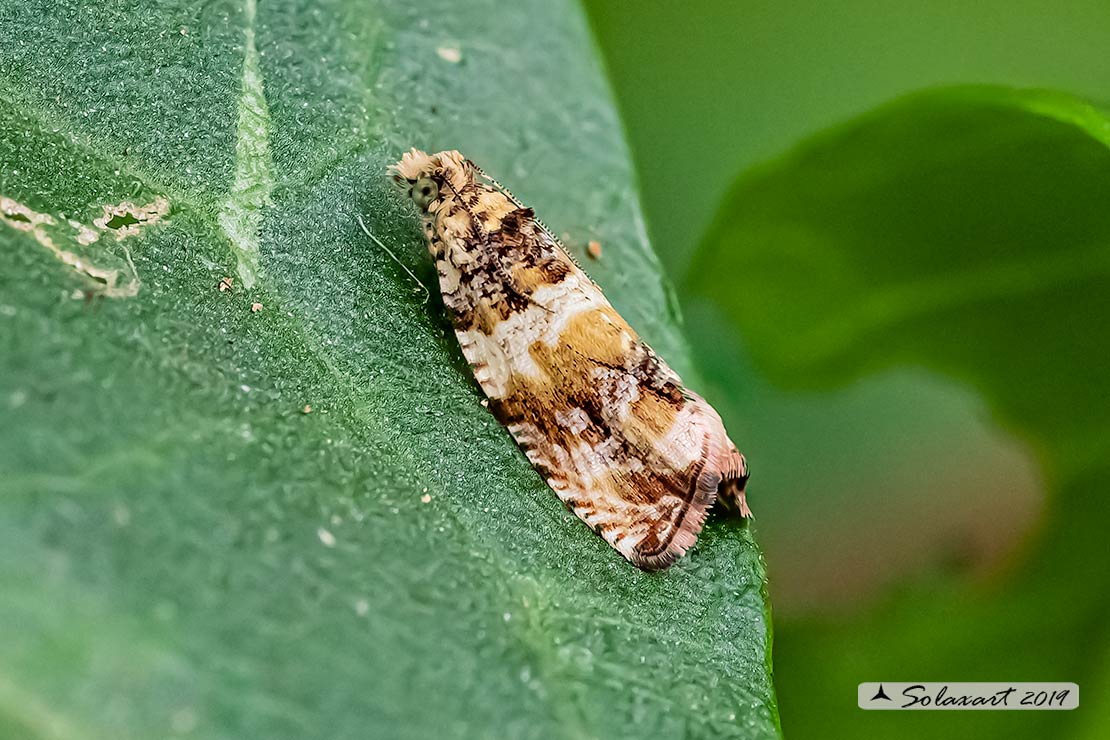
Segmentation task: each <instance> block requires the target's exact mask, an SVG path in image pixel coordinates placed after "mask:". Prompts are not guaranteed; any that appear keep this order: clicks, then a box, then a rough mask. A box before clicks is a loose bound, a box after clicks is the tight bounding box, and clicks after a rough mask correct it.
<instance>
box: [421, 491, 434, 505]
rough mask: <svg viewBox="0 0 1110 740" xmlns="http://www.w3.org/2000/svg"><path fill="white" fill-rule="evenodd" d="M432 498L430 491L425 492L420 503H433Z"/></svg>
mask: <svg viewBox="0 0 1110 740" xmlns="http://www.w3.org/2000/svg"><path fill="white" fill-rule="evenodd" d="M431 500H432V494H430V493H425V494H424V495H423V496H421V497H420V503H422V504H427V503H431Z"/></svg>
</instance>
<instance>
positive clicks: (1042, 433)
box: [688, 88, 1110, 738]
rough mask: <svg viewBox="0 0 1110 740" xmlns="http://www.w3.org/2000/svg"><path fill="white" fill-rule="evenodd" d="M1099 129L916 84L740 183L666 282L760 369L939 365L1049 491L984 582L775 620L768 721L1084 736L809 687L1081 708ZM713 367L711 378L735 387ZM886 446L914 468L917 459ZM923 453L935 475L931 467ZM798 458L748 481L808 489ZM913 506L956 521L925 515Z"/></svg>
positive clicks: (994, 94) (1039, 724)
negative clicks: (796, 470)
mask: <svg viewBox="0 0 1110 740" xmlns="http://www.w3.org/2000/svg"><path fill="white" fill-rule="evenodd" d="M1108 144H1110V121H1108V119H1107V118H1106V116H1105V115H1104V114H1103V113H1102V112H1101V111H1100V110H1098V109H1096V108H1094V107H1092V106H1090V105H1088V104H1086V103H1083V102H1082V101H1079V100H1076V99H1074V98H1070V97H1068V96H1064V95H1058V94H1052V93H1041V92H1028V91H1013V90H1008V89H999V88H959V89H953V90H944V91H936V92H929V93H924V94H920V95H917V96H913V97H911V98H907V99H905V100H902V101H899V102H896V103H894V104H892V105H889V106H887V107H885V108H882V109H880V110H878V111H877V112H875V113H873V114H871V115H869V116H866V117H864V118H862V119H860V120H857V121H853V122H851V123H849V124H847V125H845V126H842V127H840V128H838V129H836V130H833V131H830V132H829V133H827V134H825V135H823V136H821V137H819V138H817V139H815V140H813V141H810V142H808V143H807V144H805V145H804V146H802V147H801V148H800V149H798V150H797V151H796V152H794V153H793V154H791V155H790V156H788V157H786V158H784V159H782V160H780V161H777V162H773V163H771V164H769V165H767V166H765V167H764V168H763V169H761V170H760V171H757V172H755V173H753V174H751V175H750V176H748V177H746V178H744V179H742V180H741V181H740V182H739V183H738V184H737V186H736V188H735V189H734V191H733V193H732V194H731V196H730V197H729V200H728V202H727V204H726V205H725V207H724V208H723V209H722V211H721V212H720V214H719V217H718V220H717V224H716V226H715V228H714V230H713V231H712V233H711V235H710V237H709V238H708V239H707V240H706V242H705V243H704V244H703V246H702V248H701V250H700V252H699V255H698V262H697V264H696V266H695V269H693V270H692V271H691V273H690V278H689V282H688V287H689V288H690V290H691V291H692V292H694V293H696V294H698V295H700V296H701V298H702V299H703V300H704V301H706V302H707V303H708V305H709V306H711V308H712V310H713V311H715V312H716V315H717V316H718V317H719V318H720V319H721V320H722V321H724V322H727V323H728V325H731V326H732V327H733V329H734V330H736V331H738V332H739V334H740V335H742V337H743V339H744V343H745V346H746V349H747V351H748V352H749V353H750V356H751V357H752V358H753V360H754V362H755V363H756V364H757V365H758V366H759V367H760V368H761V370H762V371H763V372H765V373H766V375H767V376H768V377H769V378H771V380H772V381H774V382H776V383H778V384H780V385H781V386H785V387H789V388H793V389H800V388H806V389H829V388H833V387H839V386H842V385H845V384H846V383H847V382H848V381H852V380H854V379H856V378H859V377H864V376H869V375H871V374H873V373H875V372H877V371H880V370H884V369H888V368H891V367H895V366H905V365H910V366H924V367H926V368H930V369H932V370H935V371H939V372H941V373H943V374H945V375H948V376H950V377H952V378H955V379H957V380H959V381H961V382H964V383H966V384H968V385H969V386H970V387H971V388H973V389H975V390H976V391H977V392H978V393H979V394H981V395H982V397H983V398H984V399H985V401H986V403H987V404H988V406H989V408H990V410H991V412H992V413H993V415H994V416H995V418H997V419H998V420H999V421H1000V422H1001V423H1002V424H1003V425H1004V426H1006V427H1008V428H1009V429H1011V430H1013V431H1014V432H1015V433H1016V434H1017V435H1018V436H1019V437H1020V438H1022V439H1023V440H1026V441H1027V442H1028V444H1029V446H1030V447H1031V448H1032V450H1033V451H1034V453H1035V455H1036V458H1037V462H1038V463H1039V464H1040V466H1041V467H1042V470H1043V472H1044V477H1045V479H1046V486H1047V488H1048V492H1049V496H1050V500H1049V502H1048V511H1047V512H1046V515H1045V520H1044V521H1043V522H1041V523H1040V526H1039V527H1038V529H1039V536H1038V537H1036V538H1035V539H1034V541H1033V542H1031V543H1028V546H1027V547H1026V548H1025V551H1024V552H1022V553H1020V557H1019V558H1018V559H1017V561H1016V562H1012V563H1010V564H1009V568H1006V569H1005V570H1004V572H1001V573H996V574H995V578H994V579H992V580H989V581H987V582H982V581H971V580H964V579H953V581H946V580H944V579H940V578H936V577H935V576H936V575H937V574H936V573H932V574H927V575H926V574H923V575H922V576H921V578H920V580H919V581H918V582H916V583H914V584H912V585H909V586H906V587H905V588H904V589H903V592H902V593H900V594H898V596H897V597H896V598H893V599H891V600H888V601H886V602H884V603H882V604H880V605H877V606H874V607H873V608H870V609H867V610H864V611H863V612H862V613H860V614H857V615H855V616H854V617H853V618H851V619H847V618H843V619H838V620H824V621H821V620H815V619H814V620H806V621H795V622H788V623H785V624H779V625H778V627H779V631H778V635H777V636H778V637H779V644H778V650H777V651H776V667H777V669H778V672H779V676H780V679H781V680H780V687H779V688H780V690H781V691H782V696H783V702H784V705H785V706H788V707H795V708H796V709H795V710H794V711H793V712H792V713H789V712H788V714H787V726H786V730H787V732H788V733H794V734H797V735H798V736H800V737H811V736H822V737H838V738H839V737H844V738H849V737H851V738H855V737H892V736H897V737H903V738H913V737H921V738H926V737H938V736H945V735H947V736H951V737H978V738H1003V737H1031V738H1032V737H1045V736H1052V737H1072V736H1075V737H1094V736H1096V735H1098V734H1099V733H1100V732H1101V733H1102V734H1105V732H1106V728H1105V726H1104V725H1103V724H1101V723H1102V722H1103V721H1104V720H1102V719H1100V718H1099V716H1098V715H1097V714H1094V713H1091V714H1087V715H1085V716H1083V717H1080V716H1079V713H1068V714H1069V716H1059V714H1060V713H1056V715H1054V716H1050V715H1051V714H1052V713H1034V715H1035V716H1022V717H1017V716H1015V714H1016V713H1002V712H996V713H968V714H959V713H937V714H936V715H930V716H916V715H915V716H914V717H913V718H910V719H907V718H906V717H904V716H894V715H892V713H885V712H871V713H860V712H859V711H858V710H857V709H856V708H855V707H854V706H852V705H851V703H850V702H845V701H843V697H842V695H841V694H839V693H837V692H835V691H833V690H830V688H829V687H837V686H839V687H844V689H845V690H847V689H849V688H851V687H854V686H855V685H856V684H857V683H859V682H861V681H874V680H883V679H885V678H886V677H890V678H889V680H895V677H896V676H913V677H914V678H913V679H912V680H920V681H944V680H948V681H952V680H963V681H971V680H975V681H988V680H993V681H997V680H1013V681H1021V680H1041V681H1049V680H1053V681H1077V682H1079V683H1080V684H1081V685H1082V686H1084V687H1086V686H1088V685H1089V686H1091V688H1092V690H1091V691H1090V692H1087V693H1085V694H1084V696H1086V697H1091V698H1090V701H1091V702H1092V704H1094V703H1097V701H1098V699H1097V698H1095V697H1100V696H1101V695H1100V694H1098V693H1097V689H1096V687H1103V686H1105V684H1106V675H1107V672H1106V665H1107V655H1108V654H1110V633H1108V632H1107V621H1106V614H1107V611H1108V609H1110V601H1108V597H1107V594H1108V593H1110V589H1108V586H1110V584H1108V583H1107V570H1106V568H1105V551H1106V543H1105V539H1106V537H1105V532H1106V526H1107V522H1108V521H1110V499H1108V498H1107V496H1106V485H1105V481H1106V480H1107V478H1108V476H1110V468H1108V467H1107V460H1108V459H1110V454H1108V453H1110V427H1108V419H1110V401H1108V399H1110V352H1108V351H1107V347H1110V325H1108V324H1107V322H1106V317H1107V316H1110V210H1108V209H1107V207H1106V204H1107V203H1108V202H1110V150H1108ZM730 372H733V373H735V368H733V369H731V370H730V369H729V368H725V367H723V366H722V367H718V368H717V369H716V370H715V371H714V372H713V373H712V374H713V375H714V376H716V377H715V378H714V380H716V381H717V382H718V383H729V382H734V383H735V382H738V378H737V376H736V375H735V374H734V375H733V376H732V377H731V378H730V377H729V373H730ZM890 433H891V434H892V435H899V436H905V437H912V436H913V434H914V433H915V432H914V431H913V430H902V429H893V430H891V432H890ZM954 433H955V432H954ZM842 443H843V441H842V440H835V441H834V440H830V441H829V442H828V443H827V444H829V445H836V444H842ZM904 454H905V455H907V457H908V458H912V459H907V461H906V462H905V463H904V464H907V465H920V464H921V463H920V461H919V460H917V459H916V457H915V456H917V455H921V454H925V451H924V450H920V449H919V450H906V451H905V452H904ZM928 462H929V466H930V467H933V468H935V469H936V474H935V479H937V480H939V479H942V478H943V477H944V476H945V475H946V473H947V468H948V466H949V465H950V464H951V463H952V461H951V460H949V459H946V458H944V457H935V458H932V459H931V460H929V461H928ZM757 472H758V471H757ZM820 472H821V471H819V470H818V471H815V472H814V473H813V474H811V475H812V483H811V487H810V489H809V490H805V489H800V490H784V491H767V492H766V495H767V496H769V497H771V496H783V497H791V496H792V497H795V498H801V497H806V496H819V495H821V492H822V489H821V487H820V482H821V481H820ZM864 475H866V473H865V472H864V471H861V477H862V476H864ZM887 495H888V496H890V497H892V498H894V497H898V496H900V495H905V492H904V491H900V490H897V489H893V490H889V491H888V492H887ZM973 495H978V492H975V493H974V494H973ZM937 498H938V499H940V498H942V494H941V493H939V492H938V494H937ZM1007 501H1008V499H1007V498H1006V497H1004V496H1000V497H999V504H998V505H999V506H1004V505H1006V503H1007ZM959 505H960V504H959V503H958V502H957V503H956V504H955V506H959ZM949 506H952V504H949ZM1005 515H1006V512H999V516H1005ZM927 516H931V517H940V518H942V519H947V518H955V516H956V515H955V514H953V513H952V512H951V511H950V509H949V508H947V507H944V506H935V507H934V508H933V509H932V510H931V511H930V512H929V513H928V514H927ZM987 516H988V517H989V512H988V515H987ZM921 526H923V527H924V526H929V527H932V526H933V525H932V524H931V523H930V524H928V525H926V524H922V525H921ZM815 656H821V659H820V660H816V661H815ZM1069 677H1070V678H1069ZM1085 691H1086V689H1085ZM941 714H943V715H944V716H940V715H941ZM971 715H974V716H971Z"/></svg>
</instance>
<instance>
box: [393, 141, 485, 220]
mask: <svg viewBox="0 0 1110 740" xmlns="http://www.w3.org/2000/svg"><path fill="white" fill-rule="evenodd" d="M474 171H475V168H474V165H472V164H471V163H470V162H468V161H467V160H466V159H465V158H464V157H463V156H462V155H461V154H459V153H458V152H456V151H444V152H439V153H438V154H428V153H427V152H422V151H420V150H419V149H412V150H410V151H408V152H406V153H405V155H404V156H403V157H401V161H399V162H397V164H395V165H393V166H392V167H390V168H389V172H390V174H391V175H392V176H393V182H394V183H395V184H396V185H397V186H398V187H399V188H401V190H403V191H404V192H405V194H406V195H408V197H410V198H412V201H413V202H414V203H415V204H416V205H417V207H418V208H420V210H421V211H423V212H424V213H429V212H430V211H433V210H435V209H434V205H435V204H436V203H438V202H440V201H442V200H443V199H444V198H447V197H449V196H450V195H451V194H452V193H457V192H459V191H461V190H462V189H463V188H464V187H466V186H467V185H468V184H469V183H470V182H472V181H473V179H474Z"/></svg>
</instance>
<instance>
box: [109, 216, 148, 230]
mask: <svg viewBox="0 0 1110 740" xmlns="http://www.w3.org/2000/svg"><path fill="white" fill-rule="evenodd" d="M137 223H141V221H139V219H137V218H135V217H134V216H132V215H131V214H130V213H118V214H116V215H115V216H112V218H110V219H109V220H108V221H106V222H105V223H104V225H105V226H107V227H108V228H109V229H122V228H123V227H125V226H132V225H134V224H137Z"/></svg>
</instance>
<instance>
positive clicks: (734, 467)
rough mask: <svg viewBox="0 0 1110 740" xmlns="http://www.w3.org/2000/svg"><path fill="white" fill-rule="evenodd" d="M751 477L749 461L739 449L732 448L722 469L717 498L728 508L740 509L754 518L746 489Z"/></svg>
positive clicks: (748, 517) (748, 516)
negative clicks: (749, 506)
mask: <svg viewBox="0 0 1110 740" xmlns="http://www.w3.org/2000/svg"><path fill="white" fill-rule="evenodd" d="M749 477H750V476H749V473H748V461H747V460H746V459H745V458H744V456H743V455H741V454H740V452H739V451H738V450H735V449H734V450H732V452H730V453H729V456H728V460H727V462H726V463H725V469H724V470H723V471H721V483H720V485H719V486H718V487H717V498H718V500H720V501H721V502H722V503H723V504H724V505H725V506H726V507H727V508H729V509H736V510H737V511H739V512H740V516H742V517H744V518H746V519H752V518H754V515H753V514H752V510H751V509H749V508H748V499H747V496H746V495H745V491H744V489H745V488H746V487H747V485H748V478H749Z"/></svg>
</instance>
